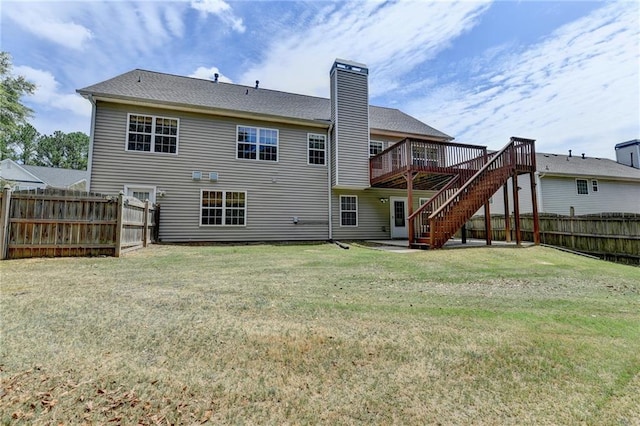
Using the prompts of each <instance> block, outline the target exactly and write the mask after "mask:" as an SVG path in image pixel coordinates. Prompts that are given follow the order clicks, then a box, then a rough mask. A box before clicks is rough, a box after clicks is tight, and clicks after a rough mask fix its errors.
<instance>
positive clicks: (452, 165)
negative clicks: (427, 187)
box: [369, 138, 487, 186]
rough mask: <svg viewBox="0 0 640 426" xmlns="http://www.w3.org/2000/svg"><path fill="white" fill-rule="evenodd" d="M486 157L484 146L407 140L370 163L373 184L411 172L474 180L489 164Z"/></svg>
mask: <svg viewBox="0 0 640 426" xmlns="http://www.w3.org/2000/svg"><path fill="white" fill-rule="evenodd" d="M486 154H487V151H486V148H485V147H483V146H477V145H467V144H458V143H452V142H438V141H425V140H418V139H412V138H406V139H403V140H402V141H400V142H398V143H396V144H394V145H392V146H390V147H389V148H387V149H386V150H384V151H382V152H381V153H380V154H378V155H376V156H375V157H372V158H371V159H370V160H369V172H370V173H369V176H370V179H371V185H372V186H375V185H376V184H380V183H382V182H384V181H385V180H387V179H389V178H391V177H394V176H397V175H398V173H402V172H406V171H408V170H413V171H415V172H426V173H434V174H443V175H457V174H460V173H463V174H464V173H466V174H468V175H469V177H470V176H472V175H473V174H474V173H475V172H476V171H478V170H479V169H480V168H481V167H482V166H483V165H484V164H485V163H486Z"/></svg>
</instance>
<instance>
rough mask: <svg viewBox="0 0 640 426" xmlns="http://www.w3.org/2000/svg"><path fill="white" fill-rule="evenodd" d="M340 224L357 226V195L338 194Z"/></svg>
mask: <svg viewBox="0 0 640 426" xmlns="http://www.w3.org/2000/svg"><path fill="white" fill-rule="evenodd" d="M340 226H358V197H357V196H356V195H341V196H340Z"/></svg>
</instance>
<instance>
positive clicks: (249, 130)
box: [236, 126, 278, 161]
mask: <svg viewBox="0 0 640 426" xmlns="http://www.w3.org/2000/svg"><path fill="white" fill-rule="evenodd" d="M236 141H237V148H238V149H237V156H236V158H245V159H249V160H261V161H278V130H276V129H263V128H260V127H247V126H238V127H237V137H236Z"/></svg>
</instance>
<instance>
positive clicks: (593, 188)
mask: <svg viewBox="0 0 640 426" xmlns="http://www.w3.org/2000/svg"><path fill="white" fill-rule="evenodd" d="M591 192H598V181H597V180H595V179H594V180H592V181H591Z"/></svg>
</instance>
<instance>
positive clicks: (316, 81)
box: [241, 1, 488, 96]
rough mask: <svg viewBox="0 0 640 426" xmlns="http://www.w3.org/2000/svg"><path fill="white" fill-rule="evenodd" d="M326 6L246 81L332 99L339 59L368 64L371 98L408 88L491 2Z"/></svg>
mask: <svg viewBox="0 0 640 426" xmlns="http://www.w3.org/2000/svg"><path fill="white" fill-rule="evenodd" d="M340 6H341V7H340V8H338V9H333V8H330V7H328V8H325V9H324V10H322V11H321V13H319V16H318V18H317V19H314V20H313V21H311V22H307V21H301V22H300V25H299V27H292V28H288V29H287V28H282V31H281V34H280V35H279V36H278V37H276V38H275V39H274V40H272V41H271V44H270V46H268V47H267V48H266V49H265V50H264V51H265V52H266V54H265V57H264V59H263V60H262V61H261V62H260V63H258V64H255V65H254V66H253V67H251V68H249V69H248V70H247V71H246V72H245V73H244V75H243V76H242V78H241V80H242V82H245V83H246V82H251V81H254V80H256V79H259V80H260V81H261V82H263V83H264V86H265V87H268V88H274V89H280V90H287V91H294V92H300V93H306V94H312V95H318V96H327V95H328V91H329V90H328V85H329V78H328V74H329V65H328V64H331V63H333V60H334V59H335V58H343V59H351V60H355V61H358V62H363V63H365V64H367V65H368V66H369V68H370V70H371V72H372V76H371V78H370V84H371V87H370V92H371V96H377V95H381V94H384V93H386V92H388V91H392V90H396V89H398V88H401V87H402V83H401V82H400V80H401V77H402V76H405V75H406V74H408V73H410V72H411V71H412V70H413V69H414V68H415V67H416V66H417V65H418V64H420V63H422V62H424V61H425V60H427V59H429V58H432V57H434V56H435V55H437V54H438V53H439V52H441V51H442V50H444V49H446V48H447V47H448V46H449V45H450V43H451V41H452V40H453V39H455V38H456V37H458V36H459V35H460V34H462V33H464V32H465V31H468V30H470V29H471V28H472V27H473V26H474V25H475V24H476V23H477V21H478V17H479V16H480V15H481V14H482V13H484V12H485V11H486V10H487V8H488V4H487V3H485V2H480V1H478V2H457V3H451V2H422V1H415V2H389V3H380V2H370V1H367V2H345V3H340Z"/></svg>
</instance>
